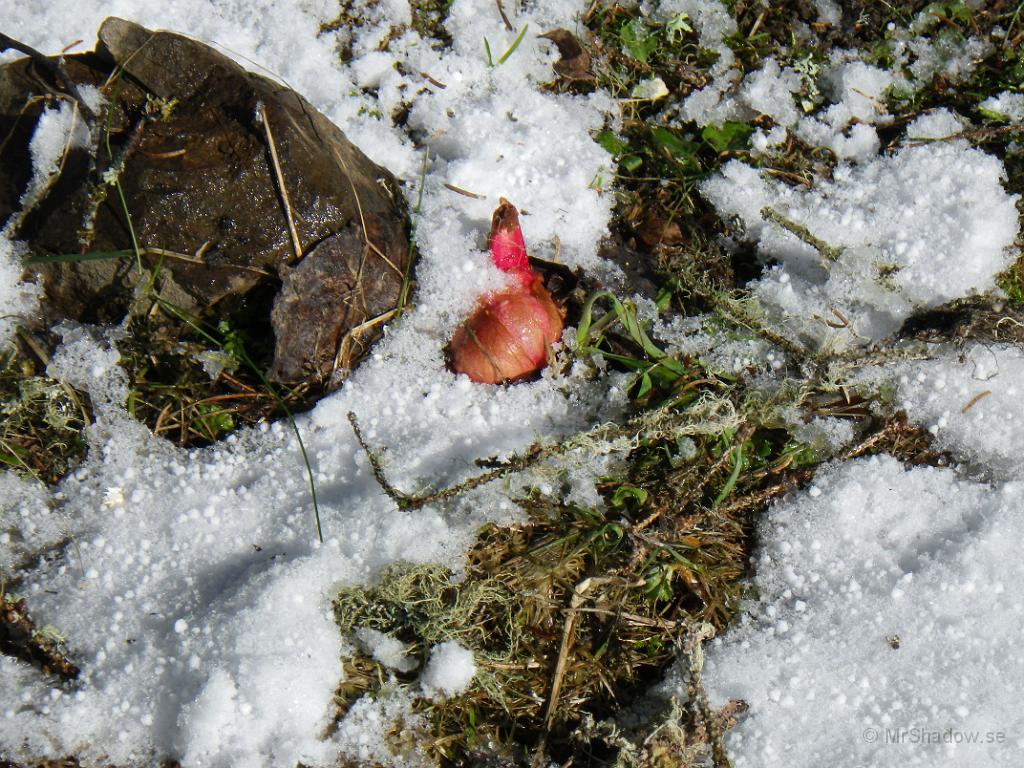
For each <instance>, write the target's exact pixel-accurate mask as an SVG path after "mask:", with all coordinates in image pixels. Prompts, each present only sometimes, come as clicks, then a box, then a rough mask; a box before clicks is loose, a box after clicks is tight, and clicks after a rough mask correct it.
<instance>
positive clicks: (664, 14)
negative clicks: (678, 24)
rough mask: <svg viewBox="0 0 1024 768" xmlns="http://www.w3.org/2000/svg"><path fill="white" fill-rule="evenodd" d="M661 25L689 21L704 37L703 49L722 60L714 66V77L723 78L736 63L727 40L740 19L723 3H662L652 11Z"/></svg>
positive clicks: (694, 0)
mask: <svg viewBox="0 0 1024 768" xmlns="http://www.w3.org/2000/svg"><path fill="white" fill-rule="evenodd" d="M650 12H651V15H652V17H653V18H654V19H655V20H657V21H659V22H663V23H664V22H669V21H671V20H672V19H678V18H682V19H685V20H686V22H687V23H689V24H690V25H691V26H692V27H693V28H694V29H695V30H696V31H697V34H698V35H699V37H700V47H701V48H704V49H706V50H709V51H711V52H713V53H715V54H716V55H717V56H718V58H717V59H716V60H715V63H714V64H713V65H712V66H711V74H712V75H720V74H722V73H723V72H725V71H726V70H728V69H729V68H730V67H732V65H733V63H734V62H735V60H736V57H735V55H734V54H733V52H732V49H731V48H730V47H729V46H728V44H727V43H726V42H725V38H727V37H729V36H730V35H734V34H736V30H737V27H736V20H735V19H734V18H733V17H732V14H731V13H729V9H728V8H727V7H726V6H725V4H724V3H722V2H719V0H661V2H658V3H656V4H655V5H654V7H653V8H651V9H650Z"/></svg>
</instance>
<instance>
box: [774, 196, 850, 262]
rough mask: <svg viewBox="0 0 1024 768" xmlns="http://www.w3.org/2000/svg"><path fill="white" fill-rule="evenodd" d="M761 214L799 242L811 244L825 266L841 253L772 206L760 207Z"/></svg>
mask: <svg viewBox="0 0 1024 768" xmlns="http://www.w3.org/2000/svg"><path fill="white" fill-rule="evenodd" d="M761 216H763V217H764V218H765V219H766V220H768V221H770V222H772V223H774V224H778V225H779V226H780V227H782V228H783V229H784V230H786V231H787V232H789V233H790V234H791V235H795V236H796V237H797V239H799V240H800V241H801V242H803V243H805V244H807V245H809V246H811V248H813V249H814V250H816V251H817V252H818V254H819V255H820V256H821V257H822V259H823V260H824V261H825V266H826V267H827V266H828V262H833V261H838V260H839V257H840V256H842V255H843V249H842V248H838V247H836V246H834V245H829V244H828V243H826V242H825V241H824V240H822V239H820V238H817V237H815V236H814V235H812V234H811V231H810V230H809V229H808V228H807V227H805V226H804V225H803V224H797V223H796V222H795V221H793V220H791V219H788V218H786V217H785V216H783V215H782V214H781V213H779V212H778V211H776V210H775V209H774V208H770V207H769V206H765V207H764V208H762V209H761Z"/></svg>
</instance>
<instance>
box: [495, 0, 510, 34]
mask: <svg viewBox="0 0 1024 768" xmlns="http://www.w3.org/2000/svg"><path fill="white" fill-rule="evenodd" d="M494 2H495V3H497V5H498V13H499V14H500V15H501V22H502V24H504V25H505V29H507V30H508V31H509V32H511V31H512V30H513V29H515V27H513V26H512V22H511V21H509V20H508V16H506V15H505V8H504V6H502V4H501V0H494Z"/></svg>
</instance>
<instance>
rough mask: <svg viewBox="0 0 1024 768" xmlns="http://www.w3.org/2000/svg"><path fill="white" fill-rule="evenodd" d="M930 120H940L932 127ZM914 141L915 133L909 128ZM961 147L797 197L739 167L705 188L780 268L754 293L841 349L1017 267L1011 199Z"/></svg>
mask: <svg viewBox="0 0 1024 768" xmlns="http://www.w3.org/2000/svg"><path fill="white" fill-rule="evenodd" d="M933 119H935V118H933ZM907 130H908V135H910V136H914V135H916V133H915V131H916V130H917V124H912V125H911V126H909V127H908V129H907ZM1003 178H1004V171H1003V167H1002V164H1001V163H1000V162H999V161H998V160H997V159H996V158H994V157H992V156H990V155H987V154H985V153H984V152H981V151H980V150H977V149H972V148H971V147H969V146H968V145H967V143H966V142H963V141H952V142H941V143H933V144H928V145H923V146H919V145H915V146H909V147H905V148H903V149H900V150H898V151H897V152H896V153H894V154H893V155H890V156H885V157H880V158H877V159H875V160H872V161H870V162H868V163H864V164H861V165H859V166H852V165H844V164H840V165H839V166H837V167H836V169H835V172H834V175H833V179H832V181H823V182H820V183H819V184H818V185H817V186H816V188H814V189H812V190H805V189H802V188H797V189H795V188H792V187H788V186H786V185H785V184H783V183H781V182H777V181H771V180H768V179H766V178H763V177H762V176H761V175H760V174H759V173H758V171H757V170H755V169H754V168H752V167H750V166H748V165H745V164H743V163H742V162H740V161H732V162H730V163H729V164H727V165H726V166H725V167H724V168H723V169H722V172H721V174H720V175H719V176H717V177H715V178H712V179H710V180H709V181H707V182H705V183H704V184H703V186H702V187H701V190H702V192H703V193H704V195H705V196H706V197H707V198H708V199H709V200H710V201H711V202H712V203H713V204H714V205H715V207H716V208H717V209H718V212H719V214H720V215H722V216H723V217H731V216H736V217H738V218H739V219H740V220H741V221H742V223H743V224H744V226H745V227H746V237H747V238H748V239H750V240H752V241H754V242H757V244H758V247H759V250H760V252H761V254H762V256H763V257H765V258H766V259H774V260H777V261H778V262H779V263H778V265H777V266H774V267H772V268H770V269H769V270H768V272H767V273H766V275H765V276H764V277H763V278H762V279H761V280H760V281H758V282H756V283H755V284H754V285H753V286H752V288H753V290H754V291H755V293H756V294H757V295H758V296H759V297H760V298H761V299H762V300H763V301H764V302H765V303H766V304H767V305H770V306H771V307H774V308H775V310H776V311H777V312H779V313H780V314H781V316H782V317H783V318H784V319H785V320H786V322H787V323H788V324H789V326H790V328H791V330H792V331H793V332H795V333H796V334H798V335H799V336H801V337H803V338H807V339H812V340H814V341H815V342H816V343H819V344H823V345H834V346H836V347H843V346H849V345H852V344H858V343H863V342H864V341H870V340H877V339H880V338H883V337H884V336H886V335H888V334H890V333H892V332H893V331H895V330H896V329H898V328H899V326H900V325H901V324H902V322H903V320H904V319H905V318H906V317H908V316H909V315H910V314H911V313H912V312H913V311H915V310H917V309H921V308H927V307H934V306H937V305H939V304H942V303H944V302H946V301H949V300H950V299H953V298H957V297H960V296H965V295H967V294H969V293H972V292H983V291H986V290H990V289H992V288H993V287H994V286H995V275H996V274H997V273H998V272H1000V271H1001V270H1003V269H1005V268H1006V267H1008V266H1009V265H1010V264H1011V263H1012V261H1013V258H1014V254H1013V252H1012V250H1011V246H1012V245H1013V243H1014V240H1015V238H1016V236H1017V230H1018V217H1017V210H1016V207H1015V203H1016V200H1017V197H1016V196H1011V195H1008V194H1006V192H1005V191H1004V190H1003V188H1002V185H1001V184H1000V181H1001V180H1002V179H1003ZM766 207H768V208H771V209H772V210H774V211H776V212H777V213H779V214H781V215H782V216H784V217H786V218H788V219H789V220H791V221H792V222H794V223H796V224H798V225H802V226H805V227H807V228H808V229H809V230H810V232H811V234H812V235H813V236H815V237H817V238H818V239H820V240H822V241H824V242H825V243H827V244H829V245H831V246H832V247H834V248H841V249H842V252H841V254H840V255H839V256H838V258H837V259H836V260H835V261H834V262H828V263H826V261H825V259H824V258H823V257H822V256H820V255H819V254H818V253H817V251H816V250H815V249H814V248H812V247H811V246H810V245H808V244H806V243H804V242H801V241H800V240H799V239H798V238H797V237H796V236H795V235H793V234H791V233H790V232H787V231H785V230H784V229H782V228H781V227H780V226H778V225H776V224H774V223H769V222H767V221H766V220H765V219H764V218H763V217H762V210H763V209H764V208H766Z"/></svg>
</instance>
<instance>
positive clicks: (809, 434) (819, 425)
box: [793, 416, 856, 456]
mask: <svg viewBox="0 0 1024 768" xmlns="http://www.w3.org/2000/svg"><path fill="white" fill-rule="evenodd" d="M793 437H795V438H796V439H797V440H799V441H800V442H801V443H805V444H806V445H809V446H810V447H811V448H812V449H813V450H814V451H816V452H817V453H818V454H819V455H821V456H834V455H835V454H836V453H837V452H838V451H840V450H841V449H843V448H845V447H846V446H848V445H849V444H850V443H852V442H853V440H854V438H855V437H856V430H855V429H854V424H853V422H852V421H851V420H850V419H836V418H827V417H823V416H819V417H817V418H814V419H812V420H811V421H809V422H807V423H806V424H800V425H798V426H797V427H796V428H795V429H794V430H793Z"/></svg>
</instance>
